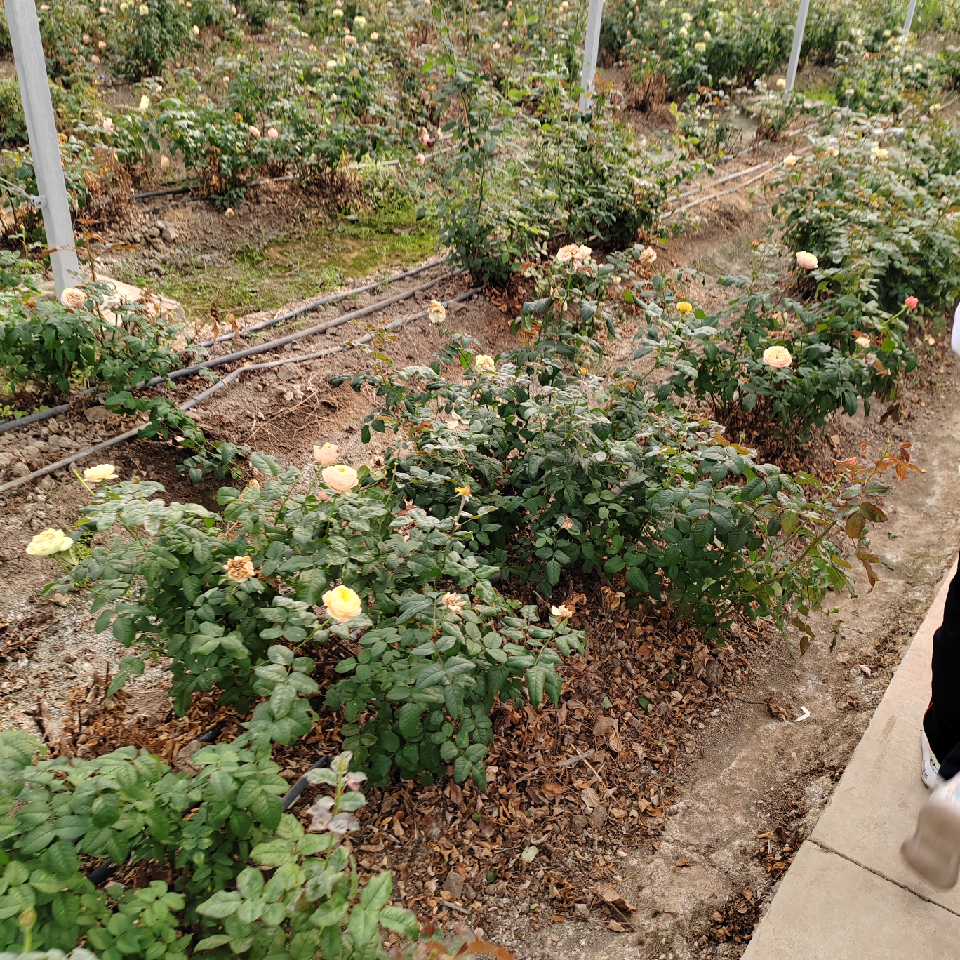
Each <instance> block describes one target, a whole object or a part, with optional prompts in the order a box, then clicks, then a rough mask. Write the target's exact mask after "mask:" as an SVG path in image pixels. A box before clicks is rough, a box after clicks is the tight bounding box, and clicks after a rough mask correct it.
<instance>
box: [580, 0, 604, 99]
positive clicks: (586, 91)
mask: <svg viewBox="0 0 960 960" xmlns="http://www.w3.org/2000/svg"><path fill="white" fill-rule="evenodd" d="M602 14H603V0H590V12H589V13H588V14H587V42H586V45H585V46H584V49H583V75H582V76H581V77H580V86H581V87H582V88H583V93H581V94H580V112H581V113H586V112H587V111H588V110H589V109H590V102H591V100H592V99H593V91H594V78H595V77H596V75H597V53H598V52H599V50H600V19H601V15H602Z"/></svg>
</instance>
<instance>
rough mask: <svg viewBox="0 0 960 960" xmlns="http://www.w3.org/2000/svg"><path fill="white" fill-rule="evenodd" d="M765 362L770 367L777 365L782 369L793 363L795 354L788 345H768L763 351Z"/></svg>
mask: <svg viewBox="0 0 960 960" xmlns="http://www.w3.org/2000/svg"><path fill="white" fill-rule="evenodd" d="M763 362H764V363H765V364H766V365H767V366H768V367H776V368H777V369H781V368H783V367H789V366H790V364H792V363H793V356H792V355H791V353H790V351H789V350H788V349H787V348H786V347H780V346H776V347H767V349H766V350H764V351H763Z"/></svg>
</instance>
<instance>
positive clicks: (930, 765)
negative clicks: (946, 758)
mask: <svg viewBox="0 0 960 960" xmlns="http://www.w3.org/2000/svg"><path fill="white" fill-rule="evenodd" d="M920 779H921V780H922V781H923V785H924V786H925V787H926V788H927V789H928V790H933V789H934V788H935V787H938V786H940V784H941V783H945V782H946V781H945V780H944V779H943V777H941V776H940V761H939V760H937V758H936V757H935V756H934V755H933V750H931V749H930V741H929V740H928V739H927V732H926V731H925V730H924V729H923V727H921V728H920Z"/></svg>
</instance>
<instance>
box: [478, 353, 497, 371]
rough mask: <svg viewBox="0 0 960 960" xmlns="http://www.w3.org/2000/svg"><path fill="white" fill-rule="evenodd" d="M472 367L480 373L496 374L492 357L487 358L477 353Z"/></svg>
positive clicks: (485, 355)
mask: <svg viewBox="0 0 960 960" xmlns="http://www.w3.org/2000/svg"><path fill="white" fill-rule="evenodd" d="M473 365H474V366H475V367H476V368H477V369H478V370H479V371H480V372H481V373H496V372H497V365H496V363H495V362H494V360H493V357H491V356H488V355H487V354H485V353H479V354H477V356H476V357H474V358H473Z"/></svg>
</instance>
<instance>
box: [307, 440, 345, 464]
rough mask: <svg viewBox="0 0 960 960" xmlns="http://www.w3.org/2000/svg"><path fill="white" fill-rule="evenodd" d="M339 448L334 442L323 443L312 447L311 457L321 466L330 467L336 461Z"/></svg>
mask: <svg viewBox="0 0 960 960" xmlns="http://www.w3.org/2000/svg"><path fill="white" fill-rule="evenodd" d="M339 452H340V448H339V447H338V446H337V445H336V444H335V443H325V444H324V445H323V446H322V447H316V446H315V447H314V448H313V459H314V460H316V461H317V463H319V464H320V466H321V467H332V466H333V465H334V464H335V463H336V462H337V454H338V453H339Z"/></svg>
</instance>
